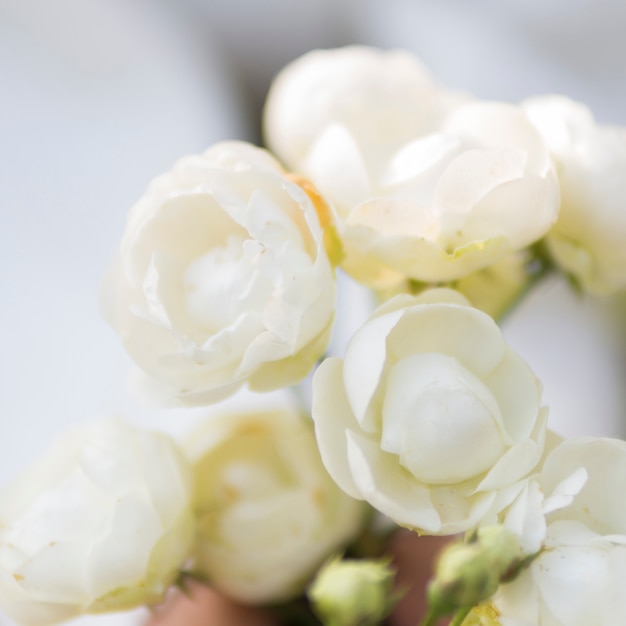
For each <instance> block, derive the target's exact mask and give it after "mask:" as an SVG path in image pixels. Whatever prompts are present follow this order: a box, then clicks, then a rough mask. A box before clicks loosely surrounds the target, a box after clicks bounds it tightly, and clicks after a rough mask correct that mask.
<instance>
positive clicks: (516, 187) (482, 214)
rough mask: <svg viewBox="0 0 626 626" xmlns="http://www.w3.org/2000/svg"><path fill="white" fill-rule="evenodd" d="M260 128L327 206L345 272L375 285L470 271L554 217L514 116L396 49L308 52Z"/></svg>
mask: <svg viewBox="0 0 626 626" xmlns="http://www.w3.org/2000/svg"><path fill="white" fill-rule="evenodd" d="M352 68H356V70H357V71H355V72H354V73H353V74H352V75H351V74H350V70H351V69H352ZM405 92H406V93H407V94H408V95H407V97H406V98H403V95H404V93H405ZM305 96H306V99H305ZM309 103H310V104H309ZM295 128H298V129H299V130H298V131H295V130H294V131H293V133H292V129H295ZM266 133H267V137H268V143H269V145H270V146H272V147H273V148H274V149H275V150H276V152H277V154H278V155H279V156H280V157H281V158H283V159H285V161H286V163H287V164H288V166H289V167H290V168H291V169H294V170H297V171H298V172H299V173H300V174H302V175H304V176H306V177H308V178H309V179H310V180H311V181H312V182H313V184H315V185H316V186H317V187H318V189H319V190H320V192H321V193H322V194H323V195H324V197H326V198H327V200H329V201H330V202H331V203H332V205H333V207H334V209H335V213H336V220H337V229H338V231H339V235H340V236H341V238H342V240H343V244H344V252H345V258H344V261H343V264H342V265H343V267H344V269H346V271H348V272H349V273H350V274H351V275H352V276H353V277H354V278H356V279H357V280H359V281H360V282H362V283H364V284H367V285H369V286H372V287H375V288H378V289H388V288H390V287H393V286H394V285H397V284H398V283H400V282H402V281H404V280H406V279H407V278H408V279H412V280H416V281H423V282H445V281H451V280H455V279H458V278H461V277H463V276H466V275H468V274H469V273H471V272H473V271H475V270H478V269H481V268H484V267H487V266H489V265H491V264H492V263H494V262H495V261H496V260H498V259H499V258H501V257H502V256H503V255H504V254H506V253H507V252H511V251H516V250H520V249H522V248H525V247H526V246H528V245H530V244H532V243H533V242H535V241H537V240H538V239H540V238H541V237H542V236H543V235H545V233H546V232H547V231H548V230H549V228H550V227H551V226H552V225H553V224H554V222H555V221H556V219H557V217H558V211H559V189H558V184H557V181H556V177H555V174H554V168H553V164H552V161H551V159H550V155H549V151H548V149H547V147H546V145H545V143H544V141H543V139H542V138H541V136H540V134H539V132H538V131H537V129H536V128H534V126H533V125H532V124H531V123H530V121H529V120H528V118H527V117H526V115H525V114H524V112H523V111H522V110H521V109H520V108H519V107H514V106H512V105H507V104H503V103H495V102H475V101H467V100H466V99H463V98H461V97H459V96H456V95H454V94H450V93H449V92H447V91H445V90H443V89H441V88H438V87H437V86H436V85H434V84H433V83H432V81H430V79H429V78H428V77H427V76H426V75H425V74H424V72H423V70H422V69H421V66H420V65H419V63H418V62H417V61H416V60H414V59H413V60H411V57H410V56H408V55H407V54H406V53H398V52H394V53H383V52H377V51H372V50H369V49H362V48H354V49H353V48H348V49H340V50H336V51H327V52H324V53H312V55H306V56H305V57H303V58H302V59H300V60H298V61H296V62H295V63H294V64H292V65H291V66H288V67H287V68H286V69H285V70H284V73H283V74H281V75H279V76H278V78H277V79H276V83H275V86H274V87H273V88H272V90H271V91H270V95H269V98H268V103H267V107H266ZM292 135H293V136H295V137H296V139H295V140H294V143H295V144H296V146H297V148H294V150H293V151H290V150H289V149H288V148H287V147H286V146H287V145H288V138H291V137H292Z"/></svg>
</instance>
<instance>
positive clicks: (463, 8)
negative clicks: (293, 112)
mask: <svg viewBox="0 0 626 626" xmlns="http://www.w3.org/2000/svg"><path fill="white" fill-rule="evenodd" d="M625 23H626V3H623V2H620V1H619V0H614V1H611V0H551V2H549V3H547V2H545V1H543V0H524V1H522V0H508V1H507V2H502V0H473V2H471V3H468V2H467V0H343V1H342V0H316V1H315V2H293V0H264V1H263V2H259V1H255V0H230V1H229V2H228V3H226V2H218V1H217V0H179V1H178V2H174V1H170V2H165V1H162V0H57V1H56V2H54V3H51V2H47V1H46V0H0V298H1V306H0V345H1V346H2V351H1V353H0V354H1V356H0V487H1V486H2V485H3V484H6V482H8V480H9V479H10V478H11V477H12V476H14V475H15V474H16V473H17V472H18V471H19V470H20V469H21V468H23V467H24V466H25V464H26V463H27V462H28V461H29V460H31V459H32V458H34V457H35V456H36V455H37V454H38V453H39V452H40V451H41V450H43V449H44V448H45V446H46V445H47V443H48V442H49V441H50V439H51V438H52V437H53V436H54V434H55V433H57V432H58V431H59V430H60V429H62V428H63V427H64V426H66V425H68V424H70V423H73V422H76V421H78V420H81V419H84V418H85V417H88V416H91V415H95V414H98V413H101V412H103V411H106V410H108V409H110V408H120V409H122V410H123V411H124V412H125V414H126V415H128V416H129V417H130V418H132V419H134V420H135V421H139V422H141V423H144V424H148V423H152V424H154V425H155V426H157V427H159V428H165V429H168V430H170V431H172V432H180V431H182V430H185V426H186V422H185V419H186V416H183V415H181V414H180V412H178V413H175V414H173V413H170V412H154V411H149V410H147V409H145V408H140V407H138V406H137V405H136V404H135V402H134V401H133V400H132V399H131V398H129V397H128V395H127V392H126V388H125V377H126V374H127V370H128V368H129V362H128V360H127V358H126V357H125V355H124V353H123V351H122V348H121V347H120V345H119V343H118V341H117V339H116V337H115V336H114V335H113V333H112V331H110V330H109V328H108V327H107V326H106V325H105V323H104V322H103V321H102V320H101V319H100V316H99V311H98V297H97V292H98V284H99V281H100V277H101V276H102V274H103V272H104V270H105V268H106V266H107V264H108V262H109V260H110V259H111V257H112V256H113V254H114V251H115V248H116V246H117V243H118V240H119V237H120V236H121V233H122V230H123V226H124V219H125V215H126V212H127V210H128V208H129V207H130V206H131V205H132V204H133V202H134V201H135V200H136V199H137V198H138V197H139V196H140V195H141V193H142V192H143V190H144V188H145V187H146V185H147V183H148V182H149V180H150V179H151V178H152V177H153V176H155V175H156V174H159V173H160V172H162V171H165V170H166V169H168V168H169V167H170V166H171V165H172V163H173V162H174V161H175V160H176V159H177V158H179V157H180V156H182V155H184V154H188V153H193V152H198V151H201V150H203V149H204V148H205V147H206V146H208V145H209V144H210V143H212V142H214V141H218V140H221V139H229V138H230V139H250V140H253V141H257V142H258V141H259V136H260V135H259V121H260V110H259V108H260V106H261V103H262V100H263V96H264V94H265V91H266V90H267V87H268V83H269V80H270V79H271V77H272V76H273V75H274V74H275V73H276V72H277V71H278V70H279V69H280V67H281V66H283V65H284V64H285V63H287V62H288V61H289V60H291V59H293V58H295V57H296V56H298V55H300V54H302V53H303V52H305V51H306V50H309V49H312V48H315V47H334V46H339V45H344V44H347V43H369V44H374V45H379V46H381V47H385V48H390V47H404V48H408V49H410V50H412V51H414V52H416V53H417V54H418V55H420V56H421V57H422V58H423V60H424V61H425V62H426V64H427V65H428V66H429V67H430V68H431V70H432V72H433V73H434V74H435V76H437V77H438V78H439V79H440V81H441V82H443V83H446V84H447V85H449V86H451V87H456V88H461V89H466V90H469V91H471V92H473V93H475V94H476V95H478V96H481V97H488V98H496V99H503V100H508V101H517V100H520V99H522V98H525V97H528V96H531V95H535V94H541V93H547V92H560V93H565V94H566V95H569V96H571V97H574V98H576V99H579V100H582V101H584V102H586V103H587V104H589V105H590V106H591V108H592V109H593V111H594V112H595V114H596V116H597V118H598V119H599V120H600V121H603V122H608V123H614V124H620V125H625V126H626V64H624V63H623V59H624V58H625V55H626V38H625V37H624V36H623V32H624V29H623V25H624V24H625ZM624 326H625V323H624V318H623V316H622V318H621V320H620V319H619V318H618V316H617V313H616V309H615V307H614V306H613V303H611V302H608V301H599V300H594V299H589V298H587V299H584V300H579V299H578V298H577V297H576V296H574V295H573V294H571V293H570V292H569V290H568V289H567V286H566V285H565V284H564V283H560V282H558V281H556V282H551V283H549V284H547V285H545V286H544V287H543V288H541V289H540V290H538V291H537V292H536V293H535V294H533V296H532V297H531V298H530V299H529V300H528V301H527V302H526V303H525V304H524V305H523V306H522V307H521V308H520V309H519V310H518V311H517V312H516V313H515V315H514V316H513V317H512V318H511V319H509V320H508V321H507V323H506V327H505V332H506V334H507V335H508V337H509V338H510V340H511V342H512V343H513V344H514V345H515V347H516V348H517V349H518V351H519V352H520V353H521V354H522V355H523V356H524V357H525V358H526V360H527V361H528V362H529V364H530V365H531V367H532V368H533V369H534V370H535V372H536V373H537V375H538V376H539V377H540V378H541V379H542V381H543V382H544V387H545V401H546V403H547V404H549V405H550V406H551V407H552V425H553V427H554V428H556V429H557V430H559V431H561V432H563V433H565V434H583V433H586V434H614V435H621V434H623V432H624V429H623V425H622V422H623V421H624V417H625V416H626V396H625V394H626V391H625V389H624V385H623V382H624V369H625V367H624V361H625V356H624V355H625V350H624V337H623V335H621V334H620V333H619V331H620V330H623V328H624ZM143 616H144V614H143V612H141V611H139V612H136V613H134V614H131V615H128V616H119V617H111V616H106V617H103V618H95V617H94V618H84V619H81V620H78V621H77V622H76V624H82V625H84V626H87V625H89V624H94V625H95V624H97V623H101V624H107V625H114V624H115V625H119V626H122V625H124V624H127V625H130V624H136V623H140V622H141V620H142V619H143ZM3 619H4V618H3V617H2V616H1V615H0V624H3V625H4V624H9V623H10V622H8V621H7V620H6V619H5V620H4V621H3Z"/></svg>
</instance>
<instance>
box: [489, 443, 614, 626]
mask: <svg viewBox="0 0 626 626" xmlns="http://www.w3.org/2000/svg"><path fill="white" fill-rule="evenodd" d="M580 468H584V470H585V472H586V474H587V475H588V480H587V482H586V483H585V485H584V487H582V490H580V493H578V495H576V496H575V497H574V498H573V503H572V504H571V505H570V506H567V507H566V508H561V509H560V510H558V511H555V512H553V513H550V514H549V515H548V517H547V522H548V526H547V532H546V539H545V546H546V550H545V551H543V552H542V553H541V554H540V555H539V557H538V558H537V559H535V560H534V561H533V563H532V564H531V566H530V567H529V568H528V569H527V570H525V571H524V572H523V573H522V575H521V576H520V577H519V578H517V579H516V580H515V581H513V582H512V583H510V584H508V585H504V586H503V587H501V589H500V591H499V592H498V594H497V595H496V597H495V599H494V604H495V606H496V608H497V609H498V610H499V611H500V613H501V615H502V624H503V625H509V624H514V625H517V624H518V623H521V624H526V623H527V624H529V625H531V626H621V625H622V624H623V623H624V615H626V594H624V580H625V577H626V507H625V506H624V498H623V494H624V492H625V490H626V442H623V441H618V440H611V439H593V438H577V439H570V440H567V441H565V442H564V443H562V444H561V445H560V446H558V447H557V448H556V449H555V450H554V451H553V452H551V453H550V455H549V456H548V458H547V460H546V462H545V465H544V467H543V469H542V471H541V476H540V480H539V484H540V486H541V489H542V490H543V491H544V492H545V493H551V492H553V491H554V490H555V489H557V486H558V485H559V484H562V481H563V479H564V478H565V477H567V476H571V475H574V474H575V473H576V472H577V471H580Z"/></svg>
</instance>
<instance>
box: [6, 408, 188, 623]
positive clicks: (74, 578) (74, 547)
mask: <svg viewBox="0 0 626 626" xmlns="http://www.w3.org/2000/svg"><path fill="white" fill-rule="evenodd" d="M191 489H192V484H191V474H190V471H189V467H188V465H187V463H186V461H185V460H184V459H183V456H182V454H181V453H180V452H179V450H178V449H177V447H176V445H175V443H174V442H173V441H172V440H171V439H169V438H168V437H166V436H165V435H162V434H159V433H154V432H147V431H139V430H135V429H134V428H131V427H130V426H129V425H128V424H126V423H125V422H124V421H122V420H120V419H117V418H110V419H105V420H99V421H95V422H90V423H86V424H82V425H80V426H78V427H75V428H73V429H72V430H70V431H68V432H66V433H65V434H64V435H62V436H61V437H59V439H58V440H56V441H55V442H54V444H53V445H52V446H51V448H50V449H49V450H48V451H47V453H46V454H45V455H44V456H43V457H42V458H41V459H39V460H38V461H37V462H36V463H35V464H34V465H33V466H32V467H31V468H30V469H29V470H27V471H26V472H25V473H24V474H23V475H22V476H21V477H20V478H18V479H17V481H15V482H14V483H13V484H12V485H11V486H10V487H9V488H8V490H6V491H5V492H4V493H3V495H2V497H1V498H0V607H2V609H3V610H4V611H6V613H7V614H8V615H9V616H10V617H11V618H12V619H14V620H15V621H16V622H18V623H19V624H20V625H21V626H46V625H47V624H56V623H58V622H62V621H64V620H67V619H70V618H71V617H74V616H76V615H79V614H81V613H100V612H106V611H117V610H125V609H129V608H133V607H137V606H140V605H142V604H148V603H155V602H159V601H160V600H161V599H162V598H163V595H164V593H165V591H166V590H167V589H168V587H169V585H170V584H171V583H173V582H174V579H175V578H176V576H177V575H178V572H179V570H180V568H181V567H182V566H183V563H184V562H185V560H186V559H187V558H188V556H189V554H190V551H191V545H192V540H193V534H194V531H193V515H192V509H191Z"/></svg>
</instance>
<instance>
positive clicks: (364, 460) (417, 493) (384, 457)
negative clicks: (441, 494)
mask: <svg viewBox="0 0 626 626" xmlns="http://www.w3.org/2000/svg"><path fill="white" fill-rule="evenodd" d="M346 434H347V438H348V462H349V464H350V470H351V472H352V477H353V479H354V482H355V484H356V485H357V488H358V490H359V492H360V493H361V494H362V495H361V497H362V498H364V499H365V500H367V501H368V502H369V503H370V504H371V505H372V506H373V507H374V508H375V509H377V510H379V511H380V512H382V513H384V514H385V515H387V516H388V517H390V518H391V519H392V520H394V521H395V522H396V523H397V524H400V525H401V526H407V527H409V528H414V529H416V530H423V531H424V532H428V533H433V534H434V533H437V532H439V530H440V529H441V519H440V517H439V515H438V514H437V511H436V510H435V508H434V507H433V504H432V502H431V499H430V493H429V490H428V488H427V487H425V486H424V485H422V484H420V483H419V482H417V481H416V480H415V479H414V478H413V477H412V476H411V475H410V474H409V473H408V472H406V470H403V469H402V468H401V467H400V466H399V463H398V458H397V457H396V456H395V455H392V454H387V453H386V452H383V451H382V450H381V449H380V447H379V446H378V444H377V443H375V442H373V441H370V440H369V439H367V438H365V437H363V436H361V435H359V434H357V433H355V432H354V431H347V433H346Z"/></svg>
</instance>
